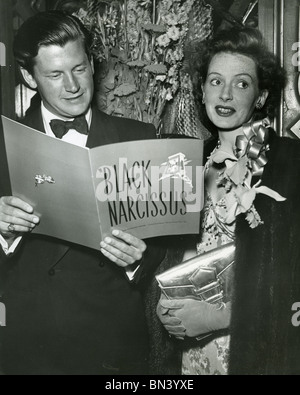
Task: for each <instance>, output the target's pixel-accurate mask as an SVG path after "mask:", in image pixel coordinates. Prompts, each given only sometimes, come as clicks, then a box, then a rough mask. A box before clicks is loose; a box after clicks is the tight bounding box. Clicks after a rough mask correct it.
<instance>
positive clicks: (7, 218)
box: [1, 215, 36, 229]
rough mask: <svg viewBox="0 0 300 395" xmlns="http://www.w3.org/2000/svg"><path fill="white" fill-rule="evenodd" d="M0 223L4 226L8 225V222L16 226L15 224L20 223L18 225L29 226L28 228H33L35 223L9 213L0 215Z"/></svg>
mask: <svg viewBox="0 0 300 395" xmlns="http://www.w3.org/2000/svg"><path fill="white" fill-rule="evenodd" d="M1 223H3V226H4V228H5V226H9V225H10V224H12V225H14V226H16V225H20V226H24V227H26V228H30V229H34V228H35V226H36V224H35V223H32V222H30V221H27V220H25V219H22V218H20V217H19V218H18V217H12V216H10V215H4V216H2V221H1Z"/></svg>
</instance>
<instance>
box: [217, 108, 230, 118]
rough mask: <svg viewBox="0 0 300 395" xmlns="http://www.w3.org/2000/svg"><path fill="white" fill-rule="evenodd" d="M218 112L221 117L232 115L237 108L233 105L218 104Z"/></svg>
mask: <svg viewBox="0 0 300 395" xmlns="http://www.w3.org/2000/svg"><path fill="white" fill-rule="evenodd" d="M216 112H217V114H218V115H219V116H220V117H230V116H231V115H233V114H234V113H235V109H234V108H232V107H223V106H217V107H216Z"/></svg>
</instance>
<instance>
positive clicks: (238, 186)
mask: <svg viewBox="0 0 300 395" xmlns="http://www.w3.org/2000/svg"><path fill="white" fill-rule="evenodd" d="M269 127H270V121H269V119H268V118H266V119H264V120H262V121H256V122H250V123H247V124H245V125H243V132H244V135H242V136H238V137H237V139H236V148H235V154H233V153H232V152H228V151H225V150H222V149H217V150H216V151H215V152H214V153H213V154H212V156H211V159H212V160H213V161H214V162H216V163H223V162H224V164H225V169H224V171H223V172H221V174H220V177H219V179H218V185H223V186H225V188H226V195H225V199H226V207H227V209H228V212H227V216H226V218H225V222H226V223H227V224H231V223H233V222H234V221H235V218H236V217H237V216H238V215H239V214H241V213H245V214H246V219H247V221H248V222H249V225H250V227H251V228H255V227H256V226H258V225H260V224H262V221H261V219H260V216H259V214H258V212H257V211H256V209H255V207H254V205H253V203H254V200H255V198H256V195H257V194H263V195H267V196H269V197H270V198H272V199H275V200H276V201H278V202H282V201H284V200H286V199H285V198H284V197H283V196H281V195H280V194H279V193H278V192H276V191H274V190H272V189H271V188H268V187H266V186H261V185H260V184H261V178H262V175H263V171H264V167H265V166H266V164H267V162H268V159H267V156H266V152H267V151H268V150H269V149H270V148H269V145H268V138H269V130H268V128H269ZM253 176H258V177H259V181H258V182H257V183H256V184H255V185H253V186H252V177H253Z"/></svg>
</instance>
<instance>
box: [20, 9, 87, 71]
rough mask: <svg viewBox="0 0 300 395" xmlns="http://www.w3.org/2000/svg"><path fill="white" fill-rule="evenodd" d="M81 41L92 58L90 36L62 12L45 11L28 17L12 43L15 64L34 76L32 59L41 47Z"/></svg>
mask: <svg viewBox="0 0 300 395" xmlns="http://www.w3.org/2000/svg"><path fill="white" fill-rule="evenodd" d="M77 40H81V41H82V43H83V45H84V48H85V51H86V53H87V55H88V57H89V58H90V57H91V52H90V49H91V42H92V41H91V36H90V34H89V32H88V31H87V29H86V28H85V27H84V25H83V24H82V23H81V22H80V21H79V19H77V18H76V17H74V16H72V15H68V14H65V13H63V12H62V11H47V12H41V13H38V14H36V15H35V16H33V17H31V18H29V19H28V20H27V21H26V22H25V23H24V24H23V25H22V26H21V28H20V29H19V31H18V33H17V35H16V37H15V40H14V55H15V58H16V61H17V63H18V65H19V66H20V67H22V68H24V69H26V70H27V71H28V72H29V73H30V74H33V66H34V64H35V63H34V62H35V57H36V56H37V55H38V52H39V49H40V48H41V47H42V46H49V45H58V46H60V47H64V46H65V45H66V44H67V43H68V42H70V41H77Z"/></svg>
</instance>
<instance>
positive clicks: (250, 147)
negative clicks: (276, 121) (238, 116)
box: [236, 118, 271, 177]
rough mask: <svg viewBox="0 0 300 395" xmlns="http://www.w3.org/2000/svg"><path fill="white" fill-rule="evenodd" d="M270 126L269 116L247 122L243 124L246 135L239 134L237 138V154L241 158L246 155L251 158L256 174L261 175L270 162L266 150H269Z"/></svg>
mask: <svg viewBox="0 0 300 395" xmlns="http://www.w3.org/2000/svg"><path fill="white" fill-rule="evenodd" d="M270 126H271V123H270V120H269V118H265V119H263V120H259V121H252V122H249V123H246V124H245V125H243V132H244V136H238V137H237V139H236V156H237V158H241V157H242V156H244V155H246V156H247V157H248V158H249V159H250V164H251V168H252V174H253V175H254V176H259V177H261V176H262V174H263V171H264V166H265V165H266V164H267V162H268V159H267V156H266V152H267V151H268V150H269V146H268V139H269V130H268V128H269V127H270Z"/></svg>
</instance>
